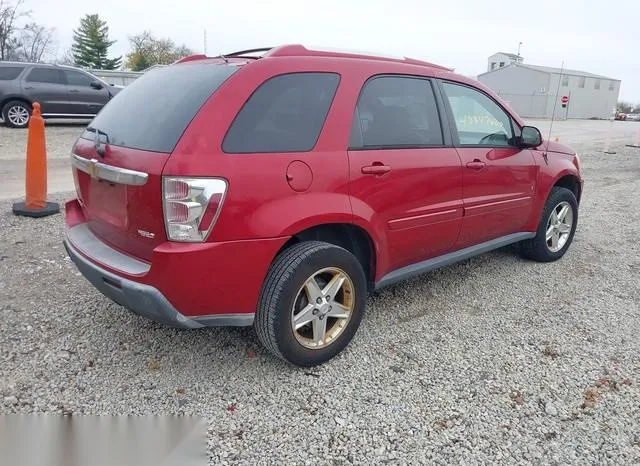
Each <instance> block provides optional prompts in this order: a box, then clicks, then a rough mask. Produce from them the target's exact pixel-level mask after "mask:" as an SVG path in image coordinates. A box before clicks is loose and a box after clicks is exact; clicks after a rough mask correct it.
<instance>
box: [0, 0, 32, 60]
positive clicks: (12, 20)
mask: <svg viewBox="0 0 640 466" xmlns="http://www.w3.org/2000/svg"><path fill="white" fill-rule="evenodd" d="M23 3H24V0H17V1H16V2H15V3H8V2H7V1H5V0H0V60H9V59H11V58H16V57H15V56H14V54H15V49H16V46H17V38H16V32H17V29H18V28H17V26H16V21H17V20H18V19H19V18H21V17H24V16H27V17H28V16H29V15H30V12H29V11H25V10H22V9H21V7H22V4H23Z"/></svg>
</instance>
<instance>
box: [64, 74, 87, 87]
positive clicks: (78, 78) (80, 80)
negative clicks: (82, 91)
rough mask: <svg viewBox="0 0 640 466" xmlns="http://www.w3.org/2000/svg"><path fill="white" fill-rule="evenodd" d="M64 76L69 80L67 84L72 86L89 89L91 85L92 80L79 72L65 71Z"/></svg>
mask: <svg viewBox="0 0 640 466" xmlns="http://www.w3.org/2000/svg"><path fill="white" fill-rule="evenodd" d="M64 76H65V78H66V79H67V84H69V85H70V86H84V87H89V86H90V85H91V78H89V76H87V75H86V74H84V73H80V72H79V71H69V70H65V71H64Z"/></svg>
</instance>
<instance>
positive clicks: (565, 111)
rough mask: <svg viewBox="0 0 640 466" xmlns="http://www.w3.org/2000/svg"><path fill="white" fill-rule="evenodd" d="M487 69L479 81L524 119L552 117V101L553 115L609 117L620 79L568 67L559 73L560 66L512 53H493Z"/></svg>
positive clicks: (617, 94)
mask: <svg viewBox="0 0 640 466" xmlns="http://www.w3.org/2000/svg"><path fill="white" fill-rule="evenodd" d="M509 55H510V56H509ZM509 59H510V61H509ZM494 63H497V65H495V66H494V65H493V64H494ZM501 63H505V64H504V65H503V66H500V64H501ZM487 68H488V70H489V71H487V72H485V73H482V74H481V75H479V76H478V77H477V79H478V81H480V82H481V83H482V84H484V85H485V86H488V87H489V88H491V89H492V90H493V91H494V92H496V93H497V94H498V95H500V97H502V98H503V99H504V100H506V101H507V102H508V103H509V105H510V106H511V107H512V108H513V109H514V110H515V111H516V112H517V113H518V114H519V115H520V116H522V117H527V118H551V116H552V114H553V107H554V104H556V114H555V116H556V118H584V119H586V118H605V119H606V118H610V117H611V115H612V111H613V109H614V108H615V107H616V104H617V102H618V96H619V94H620V80H619V79H613V78H609V77H606V76H601V75H597V74H593V73H588V72H585V71H577V70H568V69H565V70H562V75H561V74H560V71H561V70H560V68H551V67H548V66H538V65H529V64H525V63H523V62H522V58H521V57H518V56H517V55H513V54H503V53H498V54H495V55H492V56H491V57H489V61H488V66H487ZM558 83H560V87H558ZM563 96H566V97H568V98H569V103H568V104H567V106H566V107H565V108H563V107H562V97H563Z"/></svg>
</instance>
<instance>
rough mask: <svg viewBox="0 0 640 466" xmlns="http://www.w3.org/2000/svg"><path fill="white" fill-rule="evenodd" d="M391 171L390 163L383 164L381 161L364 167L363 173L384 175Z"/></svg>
mask: <svg viewBox="0 0 640 466" xmlns="http://www.w3.org/2000/svg"><path fill="white" fill-rule="evenodd" d="M390 171H391V167H390V166H389V165H383V164H382V163H381V162H373V164H372V165H366V166H364V167H362V173H364V174H365V175H384V174H385V173H388V172H390Z"/></svg>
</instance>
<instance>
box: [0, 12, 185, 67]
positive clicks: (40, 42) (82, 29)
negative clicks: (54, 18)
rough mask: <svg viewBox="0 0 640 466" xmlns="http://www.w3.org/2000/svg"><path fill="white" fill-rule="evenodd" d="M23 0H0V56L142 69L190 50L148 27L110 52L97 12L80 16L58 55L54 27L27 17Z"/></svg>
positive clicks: (110, 42) (106, 32)
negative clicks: (123, 50) (120, 52)
mask: <svg viewBox="0 0 640 466" xmlns="http://www.w3.org/2000/svg"><path fill="white" fill-rule="evenodd" d="M31 16H32V13H31V11H30V10H27V9H26V8H25V0H0V60H14V61H25V62H54V63H60V64H67V65H74V66H78V67H82V68H91V69H103V70H116V69H121V68H123V67H124V68H125V69H130V70H133V71H142V70H144V69H146V68H148V67H150V66H153V65H158V64H160V65H168V64H170V63H172V62H174V61H176V60H178V59H180V58H182V57H184V56H187V55H191V54H193V53H194V52H193V50H191V49H190V48H188V47H187V46H185V45H178V44H176V43H175V42H174V41H173V40H172V39H170V38H158V37H156V36H154V34H153V33H152V32H151V31H146V30H145V31H143V32H142V33H140V34H137V35H134V36H130V37H129V38H128V40H129V46H130V51H129V53H127V54H126V56H125V57H123V56H111V55H110V54H109V49H110V48H111V47H112V46H113V45H114V44H115V43H116V41H115V40H113V39H111V38H110V37H109V26H108V25H107V22H106V21H105V20H104V19H102V18H100V16H99V15H98V14H97V13H89V14H86V15H84V16H83V17H82V18H81V19H80V24H79V25H78V27H77V28H76V29H74V30H73V43H72V45H71V48H70V49H68V50H66V51H65V52H64V53H63V54H62V56H57V54H56V41H55V30H54V29H53V28H47V27H45V26H43V25H41V24H37V23H35V22H34V21H32V20H31Z"/></svg>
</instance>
